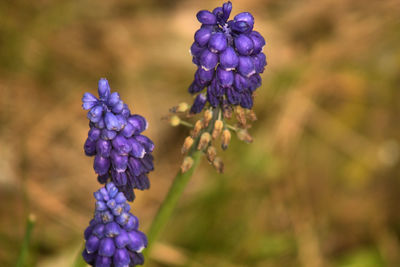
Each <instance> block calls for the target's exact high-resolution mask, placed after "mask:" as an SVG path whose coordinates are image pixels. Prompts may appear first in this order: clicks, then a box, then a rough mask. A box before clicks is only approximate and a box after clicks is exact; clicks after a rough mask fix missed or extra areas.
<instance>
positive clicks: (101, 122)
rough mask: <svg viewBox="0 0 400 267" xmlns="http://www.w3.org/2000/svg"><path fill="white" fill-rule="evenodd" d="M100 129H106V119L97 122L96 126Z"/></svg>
mask: <svg viewBox="0 0 400 267" xmlns="http://www.w3.org/2000/svg"><path fill="white" fill-rule="evenodd" d="M94 125H95V126H96V127H97V128H98V129H103V128H104V127H106V124H105V123H104V119H103V118H100V120H99V121H98V122H96V123H95V124H94Z"/></svg>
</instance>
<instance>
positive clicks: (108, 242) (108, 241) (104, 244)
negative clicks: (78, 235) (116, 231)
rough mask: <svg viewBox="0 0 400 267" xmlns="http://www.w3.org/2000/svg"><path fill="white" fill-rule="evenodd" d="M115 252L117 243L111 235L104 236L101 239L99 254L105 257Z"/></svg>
mask: <svg viewBox="0 0 400 267" xmlns="http://www.w3.org/2000/svg"><path fill="white" fill-rule="evenodd" d="M114 252H115V244H114V241H113V239H112V238H111V237H106V238H103V239H102V240H101V241H100V246H99V252H98V253H99V255H100V256H104V257H111V256H112V255H113V254H114Z"/></svg>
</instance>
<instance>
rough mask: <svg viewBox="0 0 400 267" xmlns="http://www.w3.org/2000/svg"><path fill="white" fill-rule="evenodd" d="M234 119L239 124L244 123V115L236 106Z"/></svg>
mask: <svg viewBox="0 0 400 267" xmlns="http://www.w3.org/2000/svg"><path fill="white" fill-rule="evenodd" d="M236 119H237V120H238V122H239V123H240V124H241V125H246V115H245V114H244V110H243V109H242V108H241V107H236Z"/></svg>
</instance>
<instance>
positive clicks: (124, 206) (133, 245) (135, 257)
mask: <svg viewBox="0 0 400 267" xmlns="http://www.w3.org/2000/svg"><path fill="white" fill-rule="evenodd" d="M94 197H95V199H96V209H95V213H94V218H93V219H92V220H91V221H90V224H89V226H88V227H87V228H86V230H85V233H84V236H85V240H86V242H85V249H84V250H83V252H82V256H83V258H84V260H85V261H86V262H87V263H88V264H90V265H91V266H96V267H111V266H113V267H127V266H136V265H142V264H143V263H144V258H143V255H142V250H143V249H144V248H145V247H146V246H147V238H146V235H145V234H144V233H142V232H141V231H139V230H138V227H139V221H138V218H136V217H135V216H134V215H133V214H132V213H130V212H129V211H130V206H129V204H128V203H127V202H126V201H127V199H126V198H125V196H124V194H123V193H121V192H119V191H118V188H117V187H116V186H115V185H114V183H112V182H109V183H107V184H106V185H105V186H104V187H102V188H101V189H99V190H98V191H97V192H95V193H94Z"/></svg>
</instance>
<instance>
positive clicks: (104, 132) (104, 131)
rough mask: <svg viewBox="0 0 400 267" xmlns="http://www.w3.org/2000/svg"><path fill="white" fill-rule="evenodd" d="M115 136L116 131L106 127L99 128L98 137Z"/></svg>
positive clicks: (105, 138) (110, 137)
mask: <svg viewBox="0 0 400 267" xmlns="http://www.w3.org/2000/svg"><path fill="white" fill-rule="evenodd" d="M115 136H117V132H116V131H111V130H107V129H102V130H101V134H100V137H101V138H102V139H104V140H112V139H114V137H115Z"/></svg>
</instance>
